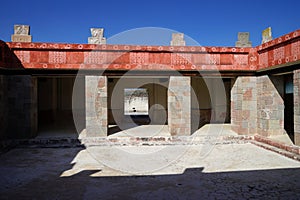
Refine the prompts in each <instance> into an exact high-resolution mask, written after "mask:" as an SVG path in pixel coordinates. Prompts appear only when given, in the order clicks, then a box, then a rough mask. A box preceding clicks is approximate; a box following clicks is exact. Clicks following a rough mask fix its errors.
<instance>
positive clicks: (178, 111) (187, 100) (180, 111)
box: [168, 76, 191, 135]
mask: <svg viewBox="0 0 300 200" xmlns="http://www.w3.org/2000/svg"><path fill="white" fill-rule="evenodd" d="M190 85H191V78H190V77H181V76H180V77H175V76H171V77H170V81H169V88H168V124H169V131H170V133H171V135H190V134H191V86H190Z"/></svg>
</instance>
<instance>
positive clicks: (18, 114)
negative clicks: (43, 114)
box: [0, 75, 37, 140]
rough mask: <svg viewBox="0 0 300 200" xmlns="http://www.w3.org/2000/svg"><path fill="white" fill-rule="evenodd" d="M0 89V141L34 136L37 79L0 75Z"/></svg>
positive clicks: (27, 76) (35, 129)
mask: <svg viewBox="0 0 300 200" xmlns="http://www.w3.org/2000/svg"><path fill="white" fill-rule="evenodd" d="M0 89H1V90H0V108H1V113H0V120H1V121H0V125H1V126H0V127H1V131H0V140H1V139H10V138H13V139H18V138H31V137H34V136H36V133H37V79H36V78H34V77H32V76H30V75H11V76H7V75H0Z"/></svg>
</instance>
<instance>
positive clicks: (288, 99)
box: [284, 74, 295, 143]
mask: <svg viewBox="0 0 300 200" xmlns="http://www.w3.org/2000/svg"><path fill="white" fill-rule="evenodd" d="M284 129H285V130H286V132H287V134H288V135H289V137H290V138H291V140H292V141H293V143H294V142H295V141H294V91H293V74H288V75H285V77H284Z"/></svg>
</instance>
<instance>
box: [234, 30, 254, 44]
mask: <svg viewBox="0 0 300 200" xmlns="http://www.w3.org/2000/svg"><path fill="white" fill-rule="evenodd" d="M249 37H250V34H249V32H239V33H238V41H236V42H235V46H236V47H252V42H251V41H249Z"/></svg>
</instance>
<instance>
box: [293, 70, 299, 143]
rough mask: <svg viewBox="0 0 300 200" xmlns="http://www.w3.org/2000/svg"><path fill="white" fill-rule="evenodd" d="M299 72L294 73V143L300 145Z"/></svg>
mask: <svg viewBox="0 0 300 200" xmlns="http://www.w3.org/2000/svg"><path fill="white" fill-rule="evenodd" d="M299 94H300V70H295V71H294V141H295V144H296V145H300V96H299Z"/></svg>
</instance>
